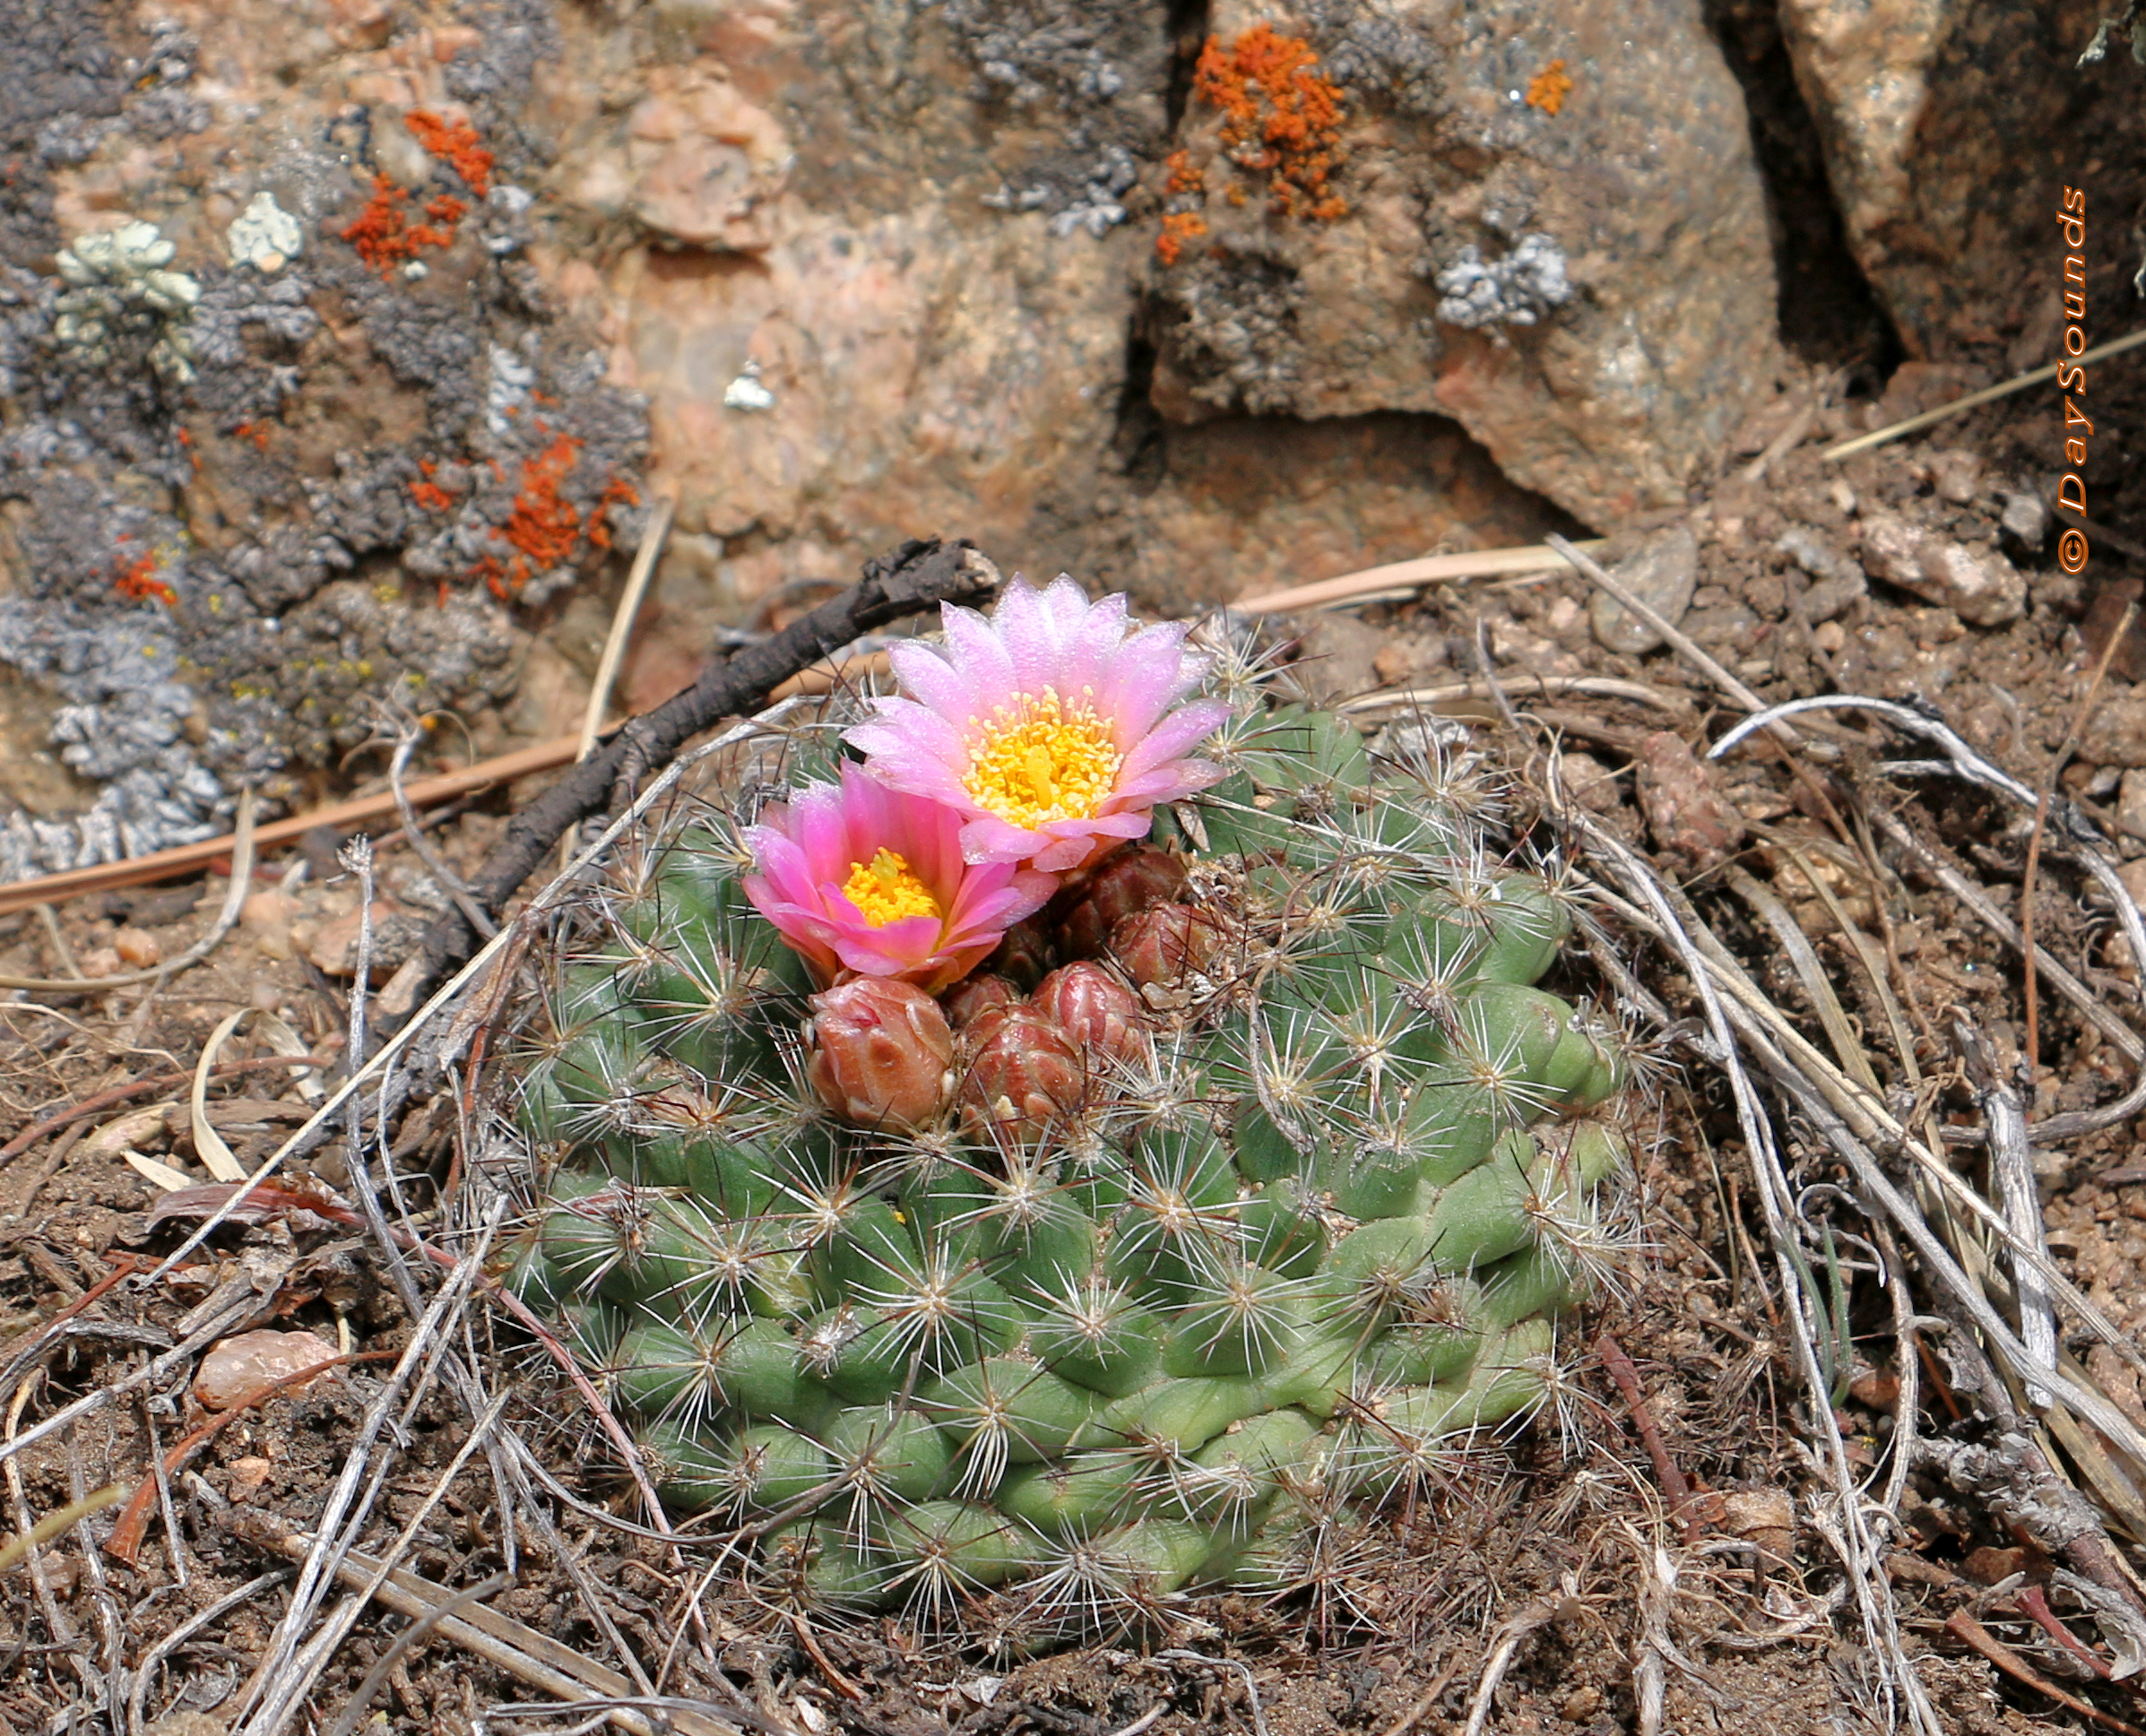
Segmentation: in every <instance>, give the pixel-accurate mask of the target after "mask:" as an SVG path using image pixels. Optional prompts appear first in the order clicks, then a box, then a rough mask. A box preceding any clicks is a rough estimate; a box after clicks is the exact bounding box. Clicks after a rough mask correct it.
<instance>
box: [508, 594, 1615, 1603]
mask: <svg viewBox="0 0 2146 1736" xmlns="http://www.w3.org/2000/svg"><path fill="white" fill-rule="evenodd" d="M1203 633H1205V634H1207V635H1211V636H1212V637H1213V639H1214V644H1213V646H1212V648H1211V649H1209V650H1207V651H1200V650H1198V649H1196V648H1195V641H1194V640H1193V639H1192V637H1191V636H1190V635H1188V632H1187V630H1186V629H1185V628H1184V627H1183V626H1177V625H1166V626H1146V627H1135V626H1133V624H1132V623H1131V621H1130V619H1129V615H1128V612H1127V609H1126V605H1125V600H1124V599H1123V598H1121V597H1114V598H1111V599H1109V600H1105V601H1103V602H1100V603H1091V602H1090V601H1089V600H1087V598H1086V596H1085V595H1084V594H1083V593H1082V592H1081V591H1080V590H1079V589H1078V587H1077V586H1076V585H1075V584H1074V583H1072V582H1071V581H1070V580H1069V579H1062V578H1061V579H1060V580H1059V581H1058V582H1057V583H1054V584H1052V585H1051V586H1050V587H1048V588H1047V589H1043V590H1035V589H1032V588H1030V587H1028V586H1026V585H1023V584H1018V583H1017V584H1016V586H1015V587H1014V588H1013V589H1012V590H1011V591H1010V592H1008V594H1007V595H1006V597H1005V598H1004V600H1002V601H1001V603H1000V604H999V608H998V610H997V612H996V614H995V616H994V617H992V618H984V617H983V616H981V615H978V614H975V613H973V612H972V611H969V610H966V609H951V608H949V609H948V610H947V614H946V620H945V635H944V640H943V643H942V644H940V645H939V646H936V647H935V646H930V645H927V644H924V643H914V644H910V645H906V646H904V647H902V648H901V649H899V650H897V652H896V653H895V657H894V667H895V669H896V675H897V677H898V678H899V680H900V682H901V686H902V692H901V693H900V694H899V695H896V696H890V697H887V698H883V699H880V700H878V701H877V702H875V703H874V706H873V710H872V712H871V713H870V715H869V716H866V717H864V718H863V719H862V721H855V722H854V724H853V727H851V728H849V729H848V730H847V731H846V734H843V733H838V731H839V728H840V723H841V721H842V720H840V719H839V718H837V719H835V720H834V721H833V722H832V723H831V724H829V725H828V726H827V727H825V728H822V729H819V730H817V731H816V732H808V733H807V734H805V735H802V736H800V737H799V738H798V739H797V745H796V747H795V749H794V751H793V753H792V774H791V787H790V788H789V790H788V791H787V793H781V792H778V794H777V797H776V799H767V796H768V792H767V791H766V789H765V788H764V787H759V786H756V788H755V790H753V792H752V793H751V795H750V796H749V797H748V796H740V797H739V798H737V799H736V806H735V808H731V807H726V806H725V805H724V802H723V800H722V799H717V801H716V802H715V806H714V812H713V814H712V815H711V814H710V813H708V812H705V811H704V812H701V813H699V814H697V815H692V816H684V817H682V818H680V819H679V820H678V821H677V822H675V823H674V824H672V825H669V826H668V827H667V828H665V829H663V830H662V831H660V832H658V833H656V834H654V835H652V836H651V837H649V838H647V839H645V840H644V841H643V842H642V843H641V844H640V846H639V847H638V848H637V849H636V851H634V852H632V853H631V854H630V855H629V856H627V857H624V858H622V859H620V860H619V862H617V863H615V864H614V865H613V868H612V870H611V877H610V881H609V883H608V884H607V885H605V886H604V887H603V888H602V889H601V893H600V894H599V895H598V896H597V897H596V898H595V899H594V900H593V906H594V908H593V912H592V914H591V916H590V919H589V920H588V921H587V922H586V923H584V925H583V929H582V932H581V933H580V934H579V936H578V937H576V939H575V942H574V944H573V949H572V950H571V951H569V953H568V954H567V955H566V956H564V957H563V958H561V959H560V961H559V963H558V969H557V971H556V973H555V976H554V979H553V980H552V982H551V983H550V986H549V1004H548V1005H547V1006H545V1007H544V1008H543V1009H542V1011H541V1016H540V1017H539V1019H538V1020H537V1021H536V1022H535V1024H534V1026H533V1027H532V1028H533V1032H534V1035H533V1036H532V1040H531V1041H530V1042H529V1043H528V1045H527V1048H526V1052H525V1053H524V1055H523V1057H522V1058H521V1059H520V1060H519V1061H518V1062H517V1065H516V1068H515V1076H516V1079H517V1106H516V1112H517V1115H518V1118H519V1122H520V1126H521V1127H522V1130H523V1132H524V1134H525V1136H527V1138H528V1139H529V1141H530V1143H531V1145H532V1150H533V1151H534V1152H535V1153H536V1154H537V1156H538V1158H539V1159H540V1163H539V1168H540V1170H541V1173H542V1174H543V1176H544V1178H545V1179H544V1182H543V1187H542V1190H541V1197H540V1198H539V1200H538V1203H537V1208H536V1210H535V1212H534V1213H533V1214H532V1221H531V1222H530V1224H529V1226H528V1228H527V1229H526V1231H524V1233H523V1234H522V1236H521V1237H520V1239H519V1240H518V1242H517V1243H516V1245H515V1251H514V1254H513V1257H512V1258H513V1264H512V1267H511V1270H510V1272H509V1274H508V1282H509V1283H510V1284H511V1286H512V1287H513V1288H514V1289H515V1291H516V1292H517V1293H518V1294H519V1295H520V1296H521V1297H522V1298H523V1299H524V1300H526V1301H527V1302H529V1303H530V1304H531V1305H532V1307H535V1308H538V1309H539V1310H540V1311H541V1312H543V1313H545V1314H547V1315H548V1316H549V1317H550V1318H552V1319H553V1320H554V1321H556V1322H557V1324H558V1328H559V1330H560V1331H561V1334H562V1336H564V1337H565V1339H566V1340H567V1342H568V1343H570V1344H571V1345H572V1346H573V1347H574V1348H575V1352H577V1354H578V1355H579V1356H580V1357H581V1359H582V1360H584V1363H586V1364H587V1365H588V1366H589V1367H590V1368H591V1369H593V1370H596V1371H598V1372H599V1373H600V1374H601V1376H602V1377H603V1378H606V1379H608V1381H609V1383H610V1393H611V1396H612V1398H613V1401H614V1402H615V1403H616V1404H617V1405H618V1407H619V1410H620V1411H621V1412H622V1413H624V1414H627V1415H628V1416H630V1417H631V1418H632V1419H634V1421H635V1426H636V1431H637V1439H638V1444H639V1446H638V1450H639V1451H640V1452H641V1454H642V1455H643V1457H644V1459H645V1467H646V1469H647V1470H648V1472H649V1473H650V1475H651V1477H652V1479H653V1481H654V1483H655V1484H656V1486H657V1488H658V1489H659V1490H661V1492H662V1495H663V1496H664V1498H665V1499H666V1500H668V1501H669V1502H671V1503H672V1504H673V1505H675V1506H676V1507H678V1508H679V1509H680V1510H682V1511H691V1512H701V1511H705V1510H709V1509H714V1510H715V1513H716V1517H717V1520H718V1522H720V1521H721V1520H722V1519H723V1518H726V1517H727V1518H734V1519H735V1520H736V1521H738V1522H740V1523H751V1524H754V1526H755V1532H756V1535H757V1545H756V1552H755V1553H754V1554H752V1555H751V1556H750V1558H749V1559H750V1570H751V1571H752V1572H753V1573H754V1574H755V1575H757V1576H758V1579H759V1582H760V1585H759V1589H760V1591H761V1593H763V1594H764V1595H766V1597H768V1598H770V1599H772V1600H774V1601H776V1602H780V1603H782V1604H783V1606H784V1607H792V1608H813V1609H827V1608H834V1609H852V1610H871V1609H882V1608H888V1609H904V1610H905V1611H907V1612H908V1613H909V1614H910V1615H911V1617H912V1618H913V1619H925V1618H927V1617H929V1618H930V1619H932V1620H934V1621H937V1622H939V1623H940V1624H941V1625H942V1626H948V1627H953V1628H965V1629H966V1630H968V1631H971V1632H973V1633H976V1634H979V1635H980V1636H983V1637H996V1638H997V1639H998V1640H999V1641H1000V1642H1001V1643H1006V1644H1014V1643H1017V1644H1019V1645H1024V1646H1034V1645H1039V1644H1047V1643H1050V1642H1051V1641H1052V1640H1054V1639H1069V1638H1076V1637H1084V1636H1086V1637H1093V1636H1094V1635H1095V1634H1096V1633H1098V1632H1100V1631H1103V1630H1106V1629H1110V1628H1112V1627H1113V1626H1114V1625H1118V1624H1121V1623H1122V1622H1123V1621H1125V1620H1127V1619H1129V1618H1130V1615H1131V1614H1132V1612H1136V1611H1140V1610H1152V1609H1153V1608H1154V1607H1155V1601H1156V1600H1158V1599H1166V1598H1169V1597H1172V1596H1174V1595H1178V1594H1181V1593H1189V1592H1191V1591H1195V1590H1198V1588H1200V1587H1202V1586H1207V1585H1236V1586H1240V1587H1250V1588H1256V1589H1260V1590H1264V1591H1268V1592H1271V1593H1285V1592H1286V1591H1287V1590H1289V1589H1290V1588H1291V1587H1292V1586H1293V1585H1298V1584H1301V1583H1303V1582H1304V1580H1305V1577H1306V1576H1307V1575H1308V1574H1309V1573H1310V1572H1311V1570H1312V1568H1311V1554H1312V1553H1313V1552H1315V1551H1317V1550H1320V1549H1321V1548H1322V1547H1330V1540H1331V1538H1332V1535H1333V1533H1334V1532H1335V1530H1336V1528H1337V1527H1342V1528H1346V1527H1350V1526H1361V1525H1363V1524H1372V1523H1375V1522H1376V1515H1377V1513H1378V1510H1379V1508H1380V1505H1381V1504H1382V1503H1386V1502H1389V1501H1392V1500H1395V1499H1405V1498H1406V1497H1407V1495H1408V1494H1409V1493H1410V1492H1411V1491H1412V1490H1415V1489H1417V1488H1418V1487H1420V1486H1421V1485H1422V1484H1423V1483H1424V1482H1425V1481H1426V1480H1427V1479H1430V1478H1432V1477H1434V1476H1436V1475H1438V1474H1440V1470H1441V1464H1446V1463H1449V1462H1450V1455H1451V1450H1452V1447H1454V1445H1455V1444H1456V1443H1458V1441H1459V1440H1460V1439H1461V1438H1464V1437H1466V1436H1467V1434H1468V1432H1469V1431H1471V1430H1474V1429H1482V1428H1485V1427H1488V1426H1491V1425H1494V1424H1497V1423H1500V1422H1501V1421H1506V1420H1507V1419H1510V1418H1513V1417H1515V1416H1517V1415H1519V1414H1521V1413H1524V1412H1527V1411H1528V1410H1529V1409H1530V1408H1531V1407H1533V1406H1535V1405H1536V1404H1537V1403H1540V1402H1541V1401H1542V1399H1543V1397H1544V1395H1545V1388H1546V1385H1547V1384H1548V1383H1550V1382H1552V1381H1553V1379H1554V1378H1555V1377H1554V1361H1553V1320H1554V1318H1555V1317H1556V1316H1557V1314H1558V1313H1559V1311H1560V1310H1561V1309H1563V1308H1567V1307H1569V1306H1571V1304H1572V1303H1573V1302H1574V1301H1575V1300H1578V1299H1579V1298H1580V1297H1581V1296H1583V1295H1584V1294H1585V1293H1586V1291H1587V1289H1588V1285H1589V1283H1590V1282H1592V1281H1593V1280H1594V1279H1595V1278H1597V1276H1599V1275H1600V1274H1603V1273H1604V1272H1605V1271H1606V1270H1608V1269H1610V1267H1611V1265H1613V1264H1614V1259H1615V1257H1616V1255H1617V1248H1616V1239H1615V1233H1614V1230H1613V1229H1612V1228H1610V1227H1609V1223H1610V1214H1608V1213H1605V1209H1604V1206H1603V1205H1602V1203H1601V1201H1600V1200H1599V1199H1598V1197H1597V1196H1598V1193H1599V1192H1600V1190H1601V1188H1602V1185H1603V1184H1604V1183H1605V1181H1607V1180H1609V1179H1611V1178H1613V1177H1614V1175H1615V1174H1616V1173H1617V1172H1618V1171H1620V1170H1622V1167H1623V1165H1624V1158H1623V1148H1622V1144H1621V1141H1620V1139H1619V1137H1618V1136H1617V1135H1616V1134H1615V1133H1614V1131H1613V1130H1612V1128H1611V1127H1610V1125H1609V1124H1608V1122H1607V1121H1606V1120H1605V1119H1604V1118H1601V1117H1600V1116H1599V1115H1594V1116H1590V1115H1588V1114H1587V1111H1589V1110H1599V1109H1600V1108H1601V1107H1602V1106H1604V1105H1605V1104H1607V1103H1609V1102H1610V1101H1612V1100H1614V1098H1616V1097H1617V1095H1618V1094H1619V1093H1620V1092H1621V1090H1622V1085H1623V1083H1624V1078H1625V1073H1626V1064H1625V1058H1624V1057H1625V1053H1626V1050H1625V1045H1624V1043H1623V1041H1622V1036H1621V1033H1620V1032H1618V1031H1617V1030H1616V1028H1615V1027H1614V1024H1611V1023H1606V1022H1603V1021H1599V1020H1597V1018H1596V1017H1595V1016H1594V1015H1591V1014H1589V1013H1586V1012H1582V1011H1579V1010H1577V1009H1576V1008H1575V1007H1573V1006H1571V1005H1569V1004H1568V1003H1567V1002H1565V1001H1563V1000H1561V999H1559V998H1557V997H1555V996H1553V995H1551V994H1548V993H1546V992H1545V991H1543V990H1541V989H1537V988H1536V987H1535V986H1534V985H1535V983H1536V980H1538V979H1540V978H1541V977H1542V976H1543V975H1544V974H1545V972H1547V971H1548V970H1549V969H1550V967H1551V966H1552V965H1553V963H1554V962H1555V960H1556V958H1557V955H1558V951H1559V946H1560V943H1561V941H1562V939H1563V938H1564V937H1565V935H1566V934H1567V932H1568V930H1569V928H1570V926H1571V918H1570V913H1569V911H1568V909H1567V904H1566V901H1565V899H1564V898H1563V896H1562V894H1561V893H1560V891H1559V889H1558V887H1557V885H1556V884H1555V882H1554V879H1553V877H1546V876H1545V875H1544V874H1542V873H1539V872H1536V871H1531V870H1529V869H1527V868H1519V867H1516V866H1512V865H1510V864H1509V863H1507V862H1506V861H1505V860H1504V859H1503V857H1502V853H1501V850H1500V848H1499V846H1497V845H1496V844H1495V843H1494V842H1493V833H1492V831H1491V825H1492V824H1493V821H1494V819H1495V814H1494V811H1493V810H1494V806H1495V804H1494V802H1493V799H1492V798H1491V796H1490V794H1489V792H1488V790H1487V789H1486V781H1485V776H1484V773H1483V771H1482V769H1481V768H1480V766H1478V765H1477V764H1475V761H1474V760H1473V759H1472V757H1470V756H1467V755H1466V754H1465V753H1458V754H1457V753H1454V752H1451V751H1449V750H1448V749H1446V748H1444V747H1440V746H1438V745H1437V744H1436V742H1435V741H1434V740H1433V739H1432V738H1431V737H1430V736H1429V735H1428V734H1427V732H1425V731H1423V730H1417V731H1416V732H1415V736H1414V737H1409V736H1407V734H1406V730H1404V731H1402V732H1400V733H1401V735H1402V737H1403V738H1402V739H1401V740H1399V741H1398V742H1397V743H1395V742H1393V740H1392V738H1393V737H1394V735H1395V733H1396V732H1394V731H1389V735H1388V737H1386V738H1381V744H1382V745H1381V747H1380V750H1379V751H1378V752H1373V751H1372V750H1371V749H1370V748H1369V747H1367V746H1366V744H1365V742H1364V741H1363V738H1362V737H1361V736H1360V735H1359V733H1358V732H1357V730H1355V729H1354V727H1353V726H1351V725H1350V724H1349V723H1347V722H1346V721H1341V720H1338V719H1337V718H1335V717H1332V716H1329V715H1325V714H1321V713H1315V712H1311V711H1307V710H1304V709H1303V708H1302V707H1300V706H1294V705H1290V704H1277V703H1276V702H1275V701H1274V700H1273V699H1272V698H1271V697H1270V696H1269V695H1268V694H1267V692H1266V691H1265V688H1264V686H1263V682H1264V678H1265V672H1264V670H1263V669H1262V668H1261V666H1260V664H1259V660H1258V659H1257V658H1256V657H1253V656H1252V655H1250V653H1248V652H1244V651H1242V649H1240V648H1236V647H1234V646H1233V644H1232V643H1231V642H1230V640H1229V639H1228V637H1227V635H1226V634H1225V633H1224V631H1223V630H1222V629H1221V628H1220V627H1216V628H1211V629H1203ZM1412 742H1413V743H1414V744H1415V745H1413V746H1412V745H1411V743H1412ZM756 802H757V804H758V806H757V811H749V809H750V804H752V803H756Z"/></svg>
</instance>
